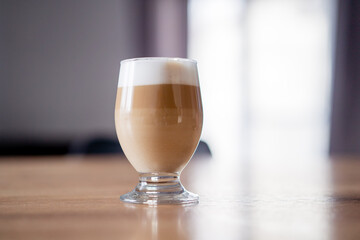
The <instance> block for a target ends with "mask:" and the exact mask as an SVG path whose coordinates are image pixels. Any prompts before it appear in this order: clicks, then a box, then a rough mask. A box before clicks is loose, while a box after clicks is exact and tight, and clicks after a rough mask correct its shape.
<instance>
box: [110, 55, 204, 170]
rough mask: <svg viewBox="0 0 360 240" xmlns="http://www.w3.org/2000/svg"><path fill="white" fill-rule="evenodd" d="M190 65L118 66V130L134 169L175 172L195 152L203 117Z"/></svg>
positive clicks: (198, 91) (116, 110) (131, 64)
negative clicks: (119, 68) (119, 67)
mask: <svg viewBox="0 0 360 240" xmlns="http://www.w3.org/2000/svg"><path fill="white" fill-rule="evenodd" d="M144 62H145V63H146V61H144ZM193 65H194V64H190V63H188V62H184V61H181V62H178V61H175V60H172V61H169V60H168V61H159V62H151V63H149V62H147V63H146V64H141V63H137V64H136V65H134V64H133V63H132V62H130V63H128V64H126V62H125V64H123V65H122V67H121V70H120V77H119V86H118V91H117V97H116V106H115V124H116V132H117V136H118V138H119V141H120V144H121V146H122V148H123V150H124V153H125V155H126V156H127V158H128V160H129V161H130V163H131V164H132V165H133V166H134V168H135V169H136V170H137V171H138V172H140V173H155V172H165V173H179V172H180V171H181V170H182V169H183V168H184V167H185V165H186V164H187V162H188V161H189V160H190V158H191V156H192V155H193V153H194V151H195V149H196V147H197V145H198V142H199V139H200V135H201V130H202V122H203V112H202V106H201V96H200V88H199V85H198V80H197V69H196V68H193V67H192V66H193ZM135 66H136V69H133V68H134V67H135ZM125 70H126V71H125ZM121 71H124V72H123V73H122V72H121ZM129 74H132V75H131V77H129ZM129 79H131V82H130V80H129Z"/></svg>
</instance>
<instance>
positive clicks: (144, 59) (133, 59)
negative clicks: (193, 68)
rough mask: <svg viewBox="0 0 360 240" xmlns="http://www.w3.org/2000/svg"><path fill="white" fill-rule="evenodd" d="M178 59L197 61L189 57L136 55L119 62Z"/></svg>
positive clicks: (181, 60)
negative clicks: (136, 56)
mask: <svg viewBox="0 0 360 240" xmlns="http://www.w3.org/2000/svg"><path fill="white" fill-rule="evenodd" d="M168 60H170V61H179V62H191V63H195V64H197V61H196V60H194V59H190V58H179V57H138V58H128V59H124V60H122V61H120V64H122V63H127V62H136V61H168Z"/></svg>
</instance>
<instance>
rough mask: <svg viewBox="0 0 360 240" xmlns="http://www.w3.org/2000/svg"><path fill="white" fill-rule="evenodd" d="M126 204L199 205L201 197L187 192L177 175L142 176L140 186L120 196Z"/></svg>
mask: <svg viewBox="0 0 360 240" xmlns="http://www.w3.org/2000/svg"><path fill="white" fill-rule="evenodd" d="M120 200H121V201H123V202H126V203H138V204H148V205H158V204H181V205H190V204H197V203H199V196H198V195H196V194H194V193H191V192H188V191H186V189H185V188H184V187H183V186H182V184H181V183H180V179H179V175H177V174H169V173H164V174H161V173H159V174H153V173H150V174H140V178H139V184H138V185H137V186H136V187H135V189H134V190H133V191H131V192H129V193H126V194H124V195H122V196H120Z"/></svg>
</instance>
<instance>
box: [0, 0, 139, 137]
mask: <svg viewBox="0 0 360 240" xmlns="http://www.w3.org/2000/svg"><path fill="white" fill-rule="evenodd" d="M142 6H143V3H142V2H141V1H140V0H131V1H130V0H123V1H121V0H102V1H98V0H63V1H56V0H8V1H7V0H0V140H1V139H2V140H4V139H5V140H7V139H20V140H21V139H41V140H49V141H52V140H67V139H73V138H82V137H86V136H91V135H94V134H108V135H114V133H115V130H114V120H113V111H114V102H115V94H116V87H117V77H118V70H119V61H120V60H121V59H124V58H129V57H138V56H141V55H142V53H143V49H142V46H143V21H142V17H141V16H142V11H143V7H142Z"/></svg>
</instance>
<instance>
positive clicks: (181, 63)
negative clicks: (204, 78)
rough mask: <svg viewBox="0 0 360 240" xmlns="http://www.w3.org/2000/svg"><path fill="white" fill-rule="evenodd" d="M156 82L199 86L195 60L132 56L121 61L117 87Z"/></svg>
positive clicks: (153, 83) (154, 83)
mask: <svg viewBox="0 0 360 240" xmlns="http://www.w3.org/2000/svg"><path fill="white" fill-rule="evenodd" d="M156 84H185V85H193V86H199V80H198V72H197V66H196V61H194V60H190V59H185V58H133V59H127V60H123V61H121V66H120V74H119V83H118V86H119V87H124V86H141V85H156Z"/></svg>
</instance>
